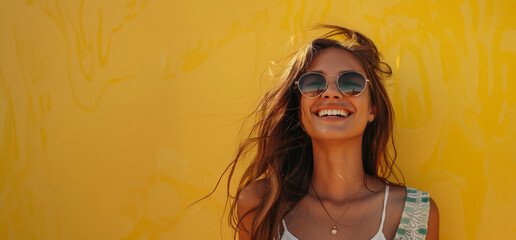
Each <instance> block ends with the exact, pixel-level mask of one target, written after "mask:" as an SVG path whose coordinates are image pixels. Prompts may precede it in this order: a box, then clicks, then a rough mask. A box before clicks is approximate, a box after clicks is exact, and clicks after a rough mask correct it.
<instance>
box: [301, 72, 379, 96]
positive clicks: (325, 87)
mask: <svg viewBox="0 0 516 240" xmlns="http://www.w3.org/2000/svg"><path fill="white" fill-rule="evenodd" d="M347 73H358V74H360V76H362V77H363V78H364V79H365V85H364V89H362V91H360V92H359V93H358V94H355V95H350V94H346V93H344V92H342V90H341V89H340V88H339V84H338V81H339V78H340V76H342V75H343V74H347ZM308 74H319V75H321V76H323V77H324V79H325V80H326V84H325V86H324V90H323V91H322V92H321V93H319V94H318V95H317V96H314V97H310V96H307V95H305V94H304V93H303V91H301V87H300V86H299V80H300V79H301V78H303V77H304V76H305V75H308ZM328 77H335V75H333V76H328ZM336 77H337V81H335V83H336V84H337V88H338V89H339V92H340V93H342V94H344V95H345V96H349V97H358V96H360V94H362V93H363V92H364V91H365V89H366V88H367V83H369V84H371V83H370V81H369V79H367V78H366V76H364V74H362V73H360V72H356V71H345V72H342V73H341V74H339V75H337V76H336ZM295 84H296V87H297V89H298V90H299V92H300V93H301V94H302V95H303V96H305V97H308V98H316V97H319V96H321V95H322V94H323V93H324V92H326V89H328V78H327V77H326V76H325V75H324V74H322V73H320V72H307V73H305V74H303V75H301V76H300V77H299V78H298V79H297V81H296V82H295Z"/></svg>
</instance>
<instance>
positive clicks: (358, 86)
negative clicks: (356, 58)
mask: <svg viewBox="0 0 516 240" xmlns="http://www.w3.org/2000/svg"><path fill="white" fill-rule="evenodd" d="M328 77H330V76H328ZM367 82H369V80H368V79H367V78H366V77H365V76H364V75H363V74H362V73H359V72H355V71H347V72H343V73H341V74H340V75H339V76H338V77H337V87H338V88H339V91H340V92H341V93H342V94H344V95H346V96H359V95H360V94H362V93H363V92H364V90H365V88H366V86H367ZM296 86H297V88H298V89H299V91H300V92H301V94H303V95H304V96H306V97H310V98H314V97H319V96H321V94H323V93H324V92H325V91H326V88H328V80H327V79H326V77H325V76H324V75H323V74H322V73H318V72H309V73H305V74H303V75H302V76H301V77H300V78H299V80H297V81H296Z"/></svg>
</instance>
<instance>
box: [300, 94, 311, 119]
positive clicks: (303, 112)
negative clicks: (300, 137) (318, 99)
mask: <svg viewBox="0 0 516 240" xmlns="http://www.w3.org/2000/svg"><path fill="white" fill-rule="evenodd" d="M308 106H310V104H309V101H307V99H304V98H303V97H301V107H300V108H299V111H300V112H299V118H300V119H301V123H302V124H303V126H306V124H308V119H309V118H308V117H309V116H310V107H308Z"/></svg>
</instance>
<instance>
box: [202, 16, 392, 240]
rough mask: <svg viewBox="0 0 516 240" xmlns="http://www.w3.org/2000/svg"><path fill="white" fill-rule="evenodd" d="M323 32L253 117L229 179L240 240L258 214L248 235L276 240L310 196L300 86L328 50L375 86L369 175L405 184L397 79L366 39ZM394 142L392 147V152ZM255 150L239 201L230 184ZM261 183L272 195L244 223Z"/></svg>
mask: <svg viewBox="0 0 516 240" xmlns="http://www.w3.org/2000/svg"><path fill="white" fill-rule="evenodd" d="M319 27H321V28H328V29H329V30H330V31H329V32H328V33H326V34H325V35H323V36H321V37H320V38H317V39H315V40H313V41H311V42H310V43H308V44H306V45H305V46H303V47H302V48H300V49H299V51H297V52H296V53H294V54H293V55H292V58H291V59H290V61H289V62H288V65H287V67H286V69H285V70H284V72H283V74H282V75H281V77H280V81H278V83H277V84H276V85H275V86H273V87H272V88H271V89H270V90H269V91H267V92H266V93H265V95H264V97H263V98H262V99H261V101H260V103H259V105H258V107H257V109H256V110H255V111H254V112H253V115H254V116H255V117H256V119H257V120H256V123H255V124H254V126H253V128H252V129H251V131H250V133H249V136H248V137H247V139H246V140H245V141H243V142H242V143H241V144H240V146H239V148H238V151H237V154H236V156H235V158H234V160H233V161H232V162H231V163H230V164H229V166H228V167H227V168H226V170H225V171H224V173H223V175H224V174H225V173H226V172H228V171H229V174H228V183H227V191H228V199H227V201H228V202H229V203H230V212H229V223H230V225H231V226H232V227H233V229H234V230H235V232H234V238H235V239H236V234H237V230H238V229H243V227H242V224H241V222H242V219H243V217H245V216H246V215H247V214H249V213H250V212H253V211H256V214H255V216H254V219H253V221H252V226H251V229H244V230H245V231H249V233H250V236H251V239H274V238H275V237H276V236H277V234H278V232H277V231H278V226H279V224H280V221H281V219H282V218H283V217H284V215H285V214H286V212H284V211H283V212H280V211H282V209H286V208H288V207H289V206H292V205H294V204H296V203H297V202H298V201H299V200H301V199H302V198H303V196H305V195H306V194H307V192H308V187H309V184H310V181H311V176H312V172H313V159H312V145H311V140H310V137H309V136H308V134H307V133H306V132H305V131H303V128H302V126H301V124H300V117H299V116H300V115H299V107H300V97H301V96H300V93H299V91H297V89H295V88H294V86H295V85H294V82H295V81H296V80H297V79H298V78H299V77H300V76H301V75H302V74H304V73H305V72H306V71H307V69H308V67H309V66H310V64H311V62H312V60H313V59H314V57H315V56H317V54H318V53H319V52H320V51H321V50H323V49H325V48H329V47H336V48H340V49H345V50H347V51H349V52H350V53H352V54H353V55H354V56H355V57H356V58H357V59H358V61H359V62H360V63H361V64H362V67H363V68H364V70H365V72H366V75H367V76H368V79H369V80H370V83H371V91H370V97H371V102H372V105H373V106H374V108H375V113H376V114H375V116H376V117H375V120H374V121H372V122H370V123H368V125H367V126H366V129H365V130H364V136H363V142H362V157H363V158H362V159H363V167H364V171H365V173H366V174H367V175H370V176H373V177H376V178H379V179H384V180H386V178H388V177H389V176H391V175H393V176H394V177H395V179H396V180H397V181H398V183H399V180H398V178H397V176H396V174H395V173H394V172H393V166H395V165H394V161H395V159H396V148H395V146H394V143H393V139H392V130H393V121H394V112H393V109H392V105H391V102H390V100H389V97H388V96H387V92H386V90H385V87H384V83H383V81H384V79H385V78H386V77H388V76H390V75H391V73H392V71H391V68H390V67H389V65H387V64H386V63H384V62H382V61H381V60H380V53H379V52H378V49H377V48H376V46H375V44H374V43H373V42H372V41H371V40H370V39H369V38H367V37H366V36H364V35H362V34H361V33H359V32H356V31H353V30H350V29H348V28H344V27H339V26H334V25H319ZM336 38H340V40H337V39H336ZM389 142H390V143H391V144H392V147H391V150H390V151H389V149H388V144H389ZM252 150H255V151H253V153H255V155H254V156H253V160H252V162H251V163H250V165H249V166H248V167H247V169H246V170H245V172H244V174H243V176H242V178H241V179H240V182H239V185H238V188H237V192H236V195H234V196H233V195H231V194H230V184H231V179H232V177H233V174H234V172H235V168H236V166H237V164H238V163H240V162H241V161H242V160H243V159H244V158H245V157H246V156H247V155H248V153H250V152H251V151H252ZM221 178H222V176H221ZM221 178H220V179H219V182H218V183H217V186H218V184H219V183H220V181H221ZM259 179H264V180H265V184H266V186H267V188H266V194H265V196H264V197H263V198H262V199H261V202H260V204H259V205H258V206H257V207H256V208H254V209H251V210H250V211H249V212H247V213H244V214H242V216H243V217H242V218H241V219H239V218H238V214H237V206H236V200H237V199H238V197H239V196H240V194H241V193H242V190H243V189H244V188H245V187H246V186H248V185H249V184H251V183H253V182H255V181H257V180H259ZM217 186H215V189H216V188H217ZM215 189H214V190H215ZM210 194H211V193H210ZM208 196H209V195H208Z"/></svg>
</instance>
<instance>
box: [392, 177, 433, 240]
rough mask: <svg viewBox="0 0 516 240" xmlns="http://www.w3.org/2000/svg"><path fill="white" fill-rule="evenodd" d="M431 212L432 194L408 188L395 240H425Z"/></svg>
mask: <svg viewBox="0 0 516 240" xmlns="http://www.w3.org/2000/svg"><path fill="white" fill-rule="evenodd" d="M429 212H430V194H428V193H427V192H422V191H419V190H417V189H413V188H409V187H407V198H406V200H405V209H403V214H402V216H401V221H400V225H399V226H398V230H397V231H396V236H395V237H394V239H395V240H402V239H403V240H404V239H411V240H412V239H425V238H426V231H427V227H428V214H429Z"/></svg>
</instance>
